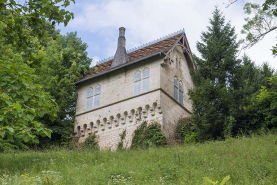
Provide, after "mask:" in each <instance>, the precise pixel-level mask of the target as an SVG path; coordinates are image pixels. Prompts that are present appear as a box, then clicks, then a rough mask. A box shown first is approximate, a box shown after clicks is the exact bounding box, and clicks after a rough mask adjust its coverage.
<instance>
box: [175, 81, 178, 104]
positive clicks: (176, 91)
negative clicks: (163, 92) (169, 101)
mask: <svg viewBox="0 0 277 185" xmlns="http://www.w3.org/2000/svg"><path fill="white" fill-rule="evenodd" d="M174 99H175V100H177V101H178V88H177V87H176V86H175V85H174Z"/></svg>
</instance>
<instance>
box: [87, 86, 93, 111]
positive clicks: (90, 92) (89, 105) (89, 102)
mask: <svg viewBox="0 0 277 185" xmlns="http://www.w3.org/2000/svg"><path fill="white" fill-rule="evenodd" d="M92 102H93V89H90V90H88V92H87V103H86V110H91V109H92Z"/></svg>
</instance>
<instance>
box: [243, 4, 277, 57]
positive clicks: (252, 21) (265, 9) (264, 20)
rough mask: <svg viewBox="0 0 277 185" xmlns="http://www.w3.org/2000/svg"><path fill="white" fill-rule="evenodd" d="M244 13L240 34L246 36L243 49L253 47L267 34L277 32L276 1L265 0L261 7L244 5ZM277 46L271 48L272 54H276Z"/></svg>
mask: <svg viewBox="0 0 277 185" xmlns="http://www.w3.org/2000/svg"><path fill="white" fill-rule="evenodd" d="M244 11H245V13H246V14H247V15H249V16H251V17H247V18H246V19H245V21H246V24H245V25H243V30H242V33H243V34H246V39H245V40H246V45H245V46H244V47H245V48H248V47H251V46H253V45H255V44H256V43H257V42H259V41H260V40H262V39H263V38H264V37H265V36H266V35H267V34H268V33H270V32H273V31H276V30H277V22H276V20H277V0H267V1H266V2H265V3H264V4H263V5H262V7H261V6H260V5H258V4H254V3H246V4H245V5H244ZM276 49H277V45H276V46H273V48H272V54H273V55H276V54H277V50H276Z"/></svg>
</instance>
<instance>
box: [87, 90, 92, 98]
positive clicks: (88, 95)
mask: <svg viewBox="0 0 277 185" xmlns="http://www.w3.org/2000/svg"><path fill="white" fill-rule="evenodd" d="M92 95H93V89H90V90H89V91H88V92H87V97H90V96H92Z"/></svg>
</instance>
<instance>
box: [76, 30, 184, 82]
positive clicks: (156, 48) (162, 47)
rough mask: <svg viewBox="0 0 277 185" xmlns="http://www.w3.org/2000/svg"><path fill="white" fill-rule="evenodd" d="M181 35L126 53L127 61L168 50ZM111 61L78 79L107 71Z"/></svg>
mask: <svg viewBox="0 0 277 185" xmlns="http://www.w3.org/2000/svg"><path fill="white" fill-rule="evenodd" d="M182 35H183V33H180V34H178V35H175V36H172V37H169V38H167V39H164V40H161V41H159V42H157V43H154V44H152V45H149V46H146V47H144V48H141V49H139V50H136V51H133V52H131V53H128V57H129V62H128V63H131V62H134V61H138V60H140V59H143V58H147V57H149V56H152V55H154V54H157V53H159V52H165V51H167V50H169V49H170V48H171V47H172V46H173V45H174V43H175V42H176V41H177V40H179V39H180V37H181V36H182ZM112 62H113V60H109V61H107V62H104V63H101V64H98V65H96V67H97V70H96V71H94V72H92V73H89V74H86V75H85V76H84V77H83V78H82V79H81V80H80V81H83V80H85V79H88V78H91V77H93V76H96V75H99V74H101V73H105V72H108V71H109V70H110V69H111V65H112ZM80 81H79V82H80Z"/></svg>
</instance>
